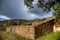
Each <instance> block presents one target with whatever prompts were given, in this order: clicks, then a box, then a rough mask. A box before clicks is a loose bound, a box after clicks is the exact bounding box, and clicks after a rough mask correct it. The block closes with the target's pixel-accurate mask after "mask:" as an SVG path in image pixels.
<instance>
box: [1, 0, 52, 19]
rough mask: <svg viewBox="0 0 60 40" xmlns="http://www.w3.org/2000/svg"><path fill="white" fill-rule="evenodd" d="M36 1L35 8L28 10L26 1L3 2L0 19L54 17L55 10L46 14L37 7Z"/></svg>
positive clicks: (2, 0) (3, 0)
mask: <svg viewBox="0 0 60 40" xmlns="http://www.w3.org/2000/svg"><path fill="white" fill-rule="evenodd" d="M36 1H37V0H35V1H34V2H33V5H34V6H35V8H34V9H28V8H27V7H26V5H24V0H1V1H0V3H1V8H0V18H5V19H11V18H12V19H13V18H15V19H16V18H18V19H35V18H44V17H49V16H52V12H53V10H51V11H50V12H49V13H44V12H43V11H42V10H41V9H39V8H37V7H36V5H35V4H36V3H37V2H36Z"/></svg>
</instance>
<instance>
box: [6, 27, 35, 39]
mask: <svg viewBox="0 0 60 40" xmlns="http://www.w3.org/2000/svg"><path fill="white" fill-rule="evenodd" d="M6 31H7V32H12V33H15V34H18V35H20V36H23V37H26V38H30V39H34V36H35V34H34V32H35V30H34V27H33V26H14V27H13V26H11V27H7V30H6Z"/></svg>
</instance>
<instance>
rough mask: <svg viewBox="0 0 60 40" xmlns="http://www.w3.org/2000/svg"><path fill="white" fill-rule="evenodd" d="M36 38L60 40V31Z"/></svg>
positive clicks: (39, 39) (40, 39)
mask: <svg viewBox="0 0 60 40" xmlns="http://www.w3.org/2000/svg"><path fill="white" fill-rule="evenodd" d="M36 40H60V32H54V33H50V34H47V35H46V36H43V37H40V38H38V39H36Z"/></svg>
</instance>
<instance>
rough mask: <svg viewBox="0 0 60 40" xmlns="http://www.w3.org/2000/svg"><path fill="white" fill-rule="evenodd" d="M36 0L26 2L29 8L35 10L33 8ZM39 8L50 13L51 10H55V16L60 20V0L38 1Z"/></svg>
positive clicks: (26, 0)
mask: <svg viewBox="0 0 60 40" xmlns="http://www.w3.org/2000/svg"><path fill="white" fill-rule="evenodd" d="M33 1H34V0H24V3H25V5H26V6H27V7H29V8H34V6H33V4H32V3H33ZM36 5H37V7H38V8H41V9H43V11H47V12H49V11H50V10H51V8H53V9H54V12H53V15H54V16H55V17H56V18H60V0H38V3H37V4H36Z"/></svg>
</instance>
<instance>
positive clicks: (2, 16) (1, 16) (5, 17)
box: [0, 15, 10, 20]
mask: <svg viewBox="0 0 60 40" xmlns="http://www.w3.org/2000/svg"><path fill="white" fill-rule="evenodd" d="M0 18H3V19H7V20H9V19H10V18H8V17H7V16H4V15H0Z"/></svg>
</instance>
